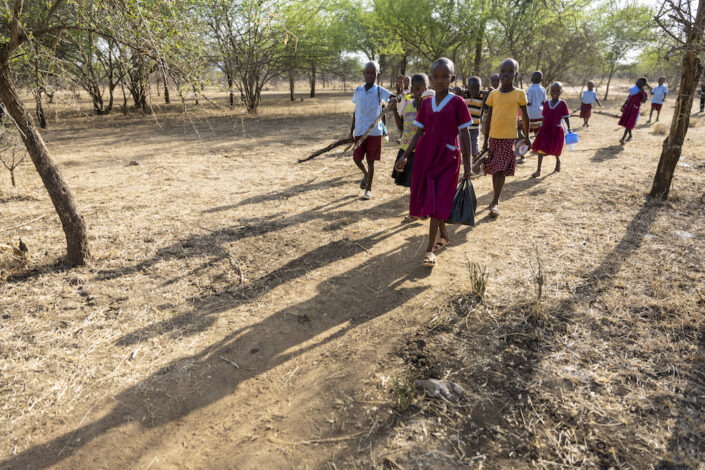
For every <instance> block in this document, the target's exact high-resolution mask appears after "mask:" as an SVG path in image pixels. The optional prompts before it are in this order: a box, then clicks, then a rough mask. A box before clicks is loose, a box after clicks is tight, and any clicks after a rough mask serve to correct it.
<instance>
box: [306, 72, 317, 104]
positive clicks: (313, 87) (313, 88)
mask: <svg viewBox="0 0 705 470" xmlns="http://www.w3.org/2000/svg"><path fill="white" fill-rule="evenodd" d="M309 83H310V84H311V93H309V95H308V96H309V97H311V98H315V97H316V66H315V65H312V66H311V75H310V77H309Z"/></svg>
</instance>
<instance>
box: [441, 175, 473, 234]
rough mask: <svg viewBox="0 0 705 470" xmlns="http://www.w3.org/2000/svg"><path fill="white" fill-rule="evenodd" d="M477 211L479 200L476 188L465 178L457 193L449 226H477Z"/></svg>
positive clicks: (449, 218)
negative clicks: (476, 195)
mask: <svg viewBox="0 0 705 470" xmlns="http://www.w3.org/2000/svg"><path fill="white" fill-rule="evenodd" d="M475 209H477V198H476V197H475V188H473V187H472V183H471V182H470V180H469V179H466V178H463V181H462V182H461V183H460V184H459V185H458V189H457V191H455V199H454V200H453V209H451V211H450V216H449V217H448V223H449V224H462V225H475Z"/></svg>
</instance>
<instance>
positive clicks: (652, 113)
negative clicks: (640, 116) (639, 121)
mask: <svg viewBox="0 0 705 470" xmlns="http://www.w3.org/2000/svg"><path fill="white" fill-rule="evenodd" d="M653 115H654V108H651V112H650V113H649V120H648V121H646V123H647V124H648V123H650V122H651V116H653ZM656 120H657V121H658V114H657V115H656Z"/></svg>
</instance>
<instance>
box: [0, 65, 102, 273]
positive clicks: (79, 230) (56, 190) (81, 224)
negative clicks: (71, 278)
mask: <svg viewBox="0 0 705 470" xmlns="http://www.w3.org/2000/svg"><path fill="white" fill-rule="evenodd" d="M0 101H2V102H3V104H4V105H5V110H6V111H7V113H8V114H9V115H10V116H11V117H12V118H13V119H14V120H15V121H16V123H17V125H18V127H19V128H20V130H21V131H22V133H23V134H24V135H22V136H21V137H22V141H23V142H24V144H25V147H26V148H27V152H28V153H29V156H30V158H31V159H32V162H33V163H34V166H35V168H36V169H37V173H39V176H40V177H41V178H42V182H43V183H44V187H45V188H46V189H47V192H48V193H49V197H50V198H51V202H52V203H53V204H54V208H55V209H56V213H57V214H58V215H59V219H60V220H61V225H62V226H63V229H64V233H65V235H66V260H67V262H68V263H69V264H70V265H72V266H77V265H82V264H85V262H86V260H87V259H88V257H89V256H90V251H89V249H88V233H87V230H86V223H85V221H84V219H83V217H82V216H81V215H80V214H79V212H78V208H77V207H76V204H75V202H74V199H73V196H72V195H71V192H70V191H69V188H68V187H67V186H66V183H65V182H64V179H63V178H62V176H61V173H60V172H59V169H58V168H57V166H56V164H55V163H54V160H53V159H52V157H51V155H50V154H49V150H48V149H47V148H46V145H44V141H43V140H42V137H41V135H39V132H38V131H37V130H36V129H35V128H34V125H33V124H32V120H31V118H30V116H29V114H27V110H26V109H25V107H24V104H23V103H22V100H21V99H20V97H19V95H18V94H17V90H16V89H15V85H14V83H13V81H12V75H11V72H10V67H9V64H7V63H5V64H0Z"/></svg>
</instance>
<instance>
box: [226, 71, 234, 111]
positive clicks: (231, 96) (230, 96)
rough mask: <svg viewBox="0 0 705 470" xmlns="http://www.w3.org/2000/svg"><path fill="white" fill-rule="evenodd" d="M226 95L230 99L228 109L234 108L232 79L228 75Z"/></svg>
mask: <svg viewBox="0 0 705 470" xmlns="http://www.w3.org/2000/svg"><path fill="white" fill-rule="evenodd" d="M228 94H229V98H230V107H231V108H234V107H235V93H233V77H232V76H231V75H229V74H228Z"/></svg>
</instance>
